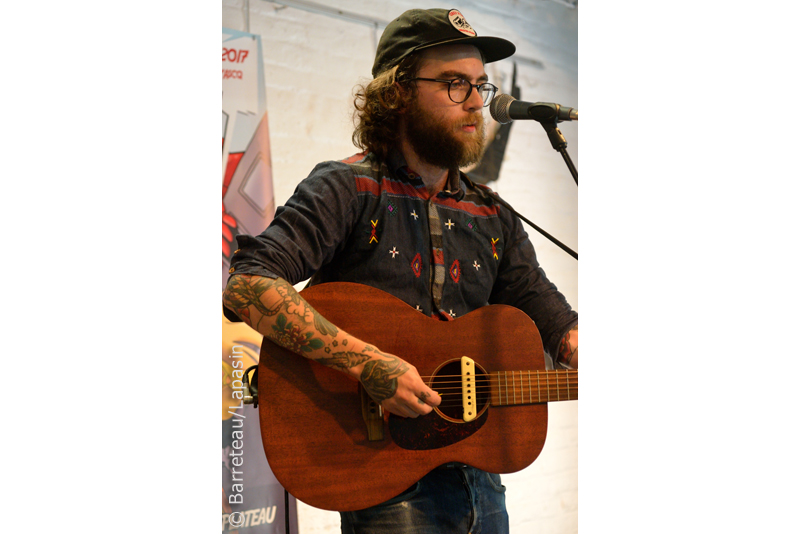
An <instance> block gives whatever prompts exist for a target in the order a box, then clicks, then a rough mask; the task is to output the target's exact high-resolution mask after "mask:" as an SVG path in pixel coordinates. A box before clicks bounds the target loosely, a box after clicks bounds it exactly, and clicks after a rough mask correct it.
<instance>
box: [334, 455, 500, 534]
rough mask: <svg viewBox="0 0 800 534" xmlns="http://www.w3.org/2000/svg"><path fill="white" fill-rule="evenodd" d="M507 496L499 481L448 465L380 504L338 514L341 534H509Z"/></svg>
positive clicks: (494, 476) (478, 471)
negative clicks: (340, 519) (340, 518)
mask: <svg viewBox="0 0 800 534" xmlns="http://www.w3.org/2000/svg"><path fill="white" fill-rule="evenodd" d="M505 491H506V488H505V486H503V485H502V484H501V483H500V475H494V474H490V473H487V472H485V471H481V470H479V469H475V468H473V467H469V466H463V465H458V464H457V465H452V464H448V465H447V466H442V467H439V468H437V469H434V470H433V471H431V472H430V473H428V474H427V475H425V477H423V478H422V480H420V481H419V482H417V483H416V484H414V485H413V486H411V487H410V488H408V489H407V490H406V491H404V492H403V493H401V494H400V495H398V496H397V497H394V498H393V499H389V500H388V501H386V502H385V503H383V504H379V505H377V506H373V507H372V508H367V509H365V510H357V511H355V512H341V517H342V534H439V533H441V534H468V533H469V534H508V513H507V512H506V498H505Z"/></svg>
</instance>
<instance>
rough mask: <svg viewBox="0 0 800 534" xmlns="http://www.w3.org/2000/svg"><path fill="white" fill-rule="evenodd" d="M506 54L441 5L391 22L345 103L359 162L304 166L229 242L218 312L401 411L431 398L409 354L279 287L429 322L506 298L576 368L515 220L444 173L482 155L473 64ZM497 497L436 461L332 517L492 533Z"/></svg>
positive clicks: (571, 321)
mask: <svg viewBox="0 0 800 534" xmlns="http://www.w3.org/2000/svg"><path fill="white" fill-rule="evenodd" d="M514 51H515V47H514V45H513V44H511V43H510V42H508V41H506V40H504V39H499V38H495V37H479V36H477V35H476V32H475V31H474V29H473V28H472V27H471V26H470V25H469V24H468V23H467V22H466V20H465V19H464V17H463V15H461V13H460V12H458V11H457V10H445V9H429V10H411V11H407V12H406V13H404V14H403V15H401V16H400V17H398V18H397V19H396V20H394V21H393V22H391V23H390V24H389V25H388V26H387V28H386V30H385V32H384V34H383V36H382V37H381V40H380V43H379V44H378V50H377V53H376V57H375V63H374V66H373V71H372V73H373V76H374V79H373V80H372V81H371V82H370V83H369V84H367V86H366V87H362V88H361V91H360V92H359V93H358V94H357V97H356V101H355V107H356V129H355V132H354V134H353V140H354V142H355V144H356V145H357V146H359V148H362V149H364V150H365V152H363V153H361V154H357V155H356V156H353V157H351V158H348V159H346V160H344V161H340V162H325V163H321V164H319V165H317V167H316V168H315V169H314V170H313V171H312V173H311V175H310V176H309V177H308V178H307V179H306V180H304V181H303V182H302V183H301V184H300V185H299V186H298V188H297V190H296V191H295V193H294V195H293V196H292V198H290V199H289V200H288V201H287V203H286V205H285V206H282V207H281V208H279V209H278V210H277V212H276V215H275V219H274V220H273V222H272V224H271V225H270V227H269V228H267V229H266V230H265V231H264V232H263V233H262V234H261V235H260V236H257V237H252V236H244V235H243V236H238V237H237V240H238V245H239V250H238V251H237V252H236V253H235V255H234V259H233V261H232V267H231V270H230V272H231V277H230V279H229V282H228V286H227V288H226V290H225V294H224V305H225V313H226V315H227V316H228V317H229V318H231V319H232V320H239V319H240V320H243V321H245V322H246V323H247V324H249V325H250V326H251V327H253V328H255V329H256V330H258V331H259V332H261V333H262V334H264V336H266V337H267V338H269V339H271V340H272V341H274V342H276V343H278V344H281V345H282V346H284V347H287V348H291V349H292V350H294V351H295V352H297V353H298V354H300V355H302V356H304V357H306V358H310V359H313V360H317V361H319V362H320V363H321V364H323V365H328V366H330V367H333V368H336V369H338V370H340V371H342V372H344V373H346V374H348V375H350V376H351V377H353V378H354V379H356V380H359V381H360V382H361V383H362V384H363V386H364V388H365V390H366V391H367V392H368V393H369V394H370V396H372V398H373V399H375V400H376V401H378V402H380V403H381V405H382V406H383V408H384V409H385V410H388V411H389V412H391V413H394V414H396V415H399V416H402V417H419V416H424V415H426V414H428V413H430V412H431V410H432V409H433V407H435V406H438V405H439V403H440V402H441V397H440V396H439V395H438V394H437V393H436V392H435V391H433V390H432V389H431V388H429V387H428V386H427V385H426V384H425V382H424V381H423V380H422V378H421V377H420V375H419V373H418V372H417V370H416V369H415V368H414V366H413V365H411V364H410V363H409V362H407V361H406V360H405V357H409V358H413V355H403V354H389V353H386V352H382V351H381V350H380V347H377V346H374V345H371V344H369V343H370V340H361V339H357V338H355V337H353V336H351V335H350V334H348V333H346V332H345V331H343V330H342V329H341V328H339V326H338V325H333V324H331V323H330V322H329V321H327V320H326V319H325V318H324V317H322V316H321V315H320V314H318V313H317V312H316V311H315V310H314V309H312V308H311V307H310V306H309V305H308V303H306V302H305V301H304V300H303V298H302V297H301V296H300V295H299V294H298V293H297V292H296V291H295V290H294V288H293V285H294V284H296V283H299V282H301V281H302V280H305V279H307V278H309V277H311V280H310V284H316V283H321V282H331V281H350V282H358V283H362V284H367V285H372V286H375V287H378V288H380V289H382V290H384V291H387V292H388V293H391V294H393V295H395V296H396V297H398V298H400V299H402V300H404V301H405V302H406V303H408V304H409V305H410V306H412V307H415V308H416V309H418V310H420V311H421V312H422V313H424V314H426V315H428V316H431V317H434V318H436V319H440V320H451V319H452V318H453V317H458V316H461V315H465V314H467V313H469V312H470V311H472V310H474V309H476V308H479V307H481V306H485V305H487V304H490V303H505V304H510V305H513V306H516V307H518V308H520V309H521V310H523V311H524V312H526V313H527V314H528V315H529V316H530V317H531V318H532V319H533V320H534V321H535V322H536V324H537V327H538V328H539V331H540V333H541V335H542V341H543V343H544V347H545V349H546V350H547V351H548V352H549V354H550V355H551V356H552V357H553V358H554V359H555V360H557V361H558V362H559V363H560V364H561V365H564V366H570V367H573V368H574V367H577V362H578V357H577V352H578V351H577V337H578V330H577V314H576V313H575V312H574V311H573V310H572V309H571V308H570V306H569V304H567V302H566V300H565V299H564V297H563V296H562V295H561V294H560V293H559V292H558V291H557V289H556V288H555V286H553V284H551V283H550V282H549V281H548V280H547V278H546V277H545V274H544V272H543V271H542V270H541V269H540V268H539V266H538V263H537V261H536V256H535V253H534V250H533V247H532V245H531V243H530V241H529V240H528V238H527V235H526V234H525V232H524V230H523V228H522V224H521V223H520V221H519V220H518V219H517V218H516V217H514V216H513V215H512V214H511V213H509V211H508V210H506V209H505V208H502V207H501V206H499V205H497V204H496V203H495V202H494V201H492V200H491V198H490V197H489V196H488V195H486V193H485V191H484V190H483V189H482V188H480V187H478V186H475V185H473V184H472V183H471V182H470V181H469V179H468V177H467V176H466V175H465V174H463V173H461V172H460V171H459V168H461V167H465V166H467V165H470V164H472V163H474V162H476V161H477V160H478V159H479V158H480V155H481V152H482V149H483V136H484V132H483V130H484V124H483V114H482V109H483V107H485V106H487V105H488V104H489V103H490V102H491V99H492V98H493V97H494V94H495V92H496V87H494V86H493V85H491V84H490V83H488V78H487V75H486V72H485V70H484V64H485V63H488V62H492V61H498V60H500V59H504V58H506V57H508V56H510V55H512V54H513V53H514ZM356 304H357V303H354V306H355V305H356ZM234 314H235V316H234ZM281 315H282V316H283V317H284V318H285V317H291V323H292V325H293V329H292V331H291V332H290V331H288V330H287V321H286V320H285V319H284V320H283V321H279V320H278V317H279V316H281ZM410 335H413V334H411V333H410ZM345 347H346V349H345ZM465 488H466V491H465ZM503 491H504V488H503V487H502V486H501V484H500V477H499V476H498V475H495V474H487V473H484V472H482V471H479V470H477V469H474V468H471V467H468V466H443V467H442V468H440V469H435V470H434V471H432V472H431V473H429V474H428V475H427V476H426V477H424V478H423V479H422V480H421V481H420V482H418V483H417V484H416V485H414V486H413V487H411V488H409V489H408V490H407V491H405V492H403V493H402V494H401V495H399V496H397V497H395V498H393V499H391V500H390V501H387V502H386V503H384V504H382V505H378V506H375V507H372V508H369V509H367V510H361V511H357V512H346V513H342V531H343V532H360V533H378V532H381V533H385V532H392V533H402V532H412V531H413V532H468V531H471V532H475V533H477V532H481V531H482V532H507V531H508V515H507V513H506V510H505V500H504V496H503ZM414 529H417V530H414Z"/></svg>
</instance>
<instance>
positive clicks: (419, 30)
mask: <svg viewBox="0 0 800 534" xmlns="http://www.w3.org/2000/svg"><path fill="white" fill-rule="evenodd" d="M444 44H469V45H473V46H475V47H476V48H478V49H479V50H480V51H481V52H482V53H483V58H484V61H485V62H486V63H491V62H492V61H499V60H501V59H505V58H507V57H509V56H511V55H513V54H514V52H516V50H517V47H516V46H514V44H513V43H512V42H510V41H506V40H505V39H500V38H499V37H478V34H477V33H476V32H475V30H474V29H473V28H472V26H470V25H469V23H468V22H467V20H466V19H465V18H464V15H462V14H461V12H460V11H459V10H457V9H411V10H409V11H406V12H405V13H403V14H402V15H400V16H399V17H397V18H396V19H394V20H393V21H392V22H390V23H389V25H388V26H386V29H385V30H384V31H383V35H381V40H380V42H378V51H377V52H376V53H375V63H374V64H373V66H372V76H373V77H375V76H377V75H378V74H380V73H381V72H383V71H385V70H387V69H390V68H392V67H394V66H395V65H397V64H398V63H400V61H401V60H402V59H404V58H405V57H406V56H408V55H409V54H411V53H413V52H417V51H418V50H425V49H426V48H431V47H433V46H439V45H444Z"/></svg>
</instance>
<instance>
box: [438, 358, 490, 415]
mask: <svg viewBox="0 0 800 534" xmlns="http://www.w3.org/2000/svg"><path fill="white" fill-rule="evenodd" d="M472 378H473V380H472V381H471V382H472V384H474V386H475V387H474V395H473V400H474V403H473V406H474V407H475V409H476V410H477V412H478V413H479V414H480V412H481V411H482V410H483V409H484V408H485V407H486V405H487V404H488V403H489V385H488V378H487V375H486V372H485V371H484V370H483V369H482V368H481V367H480V366H479V365H477V364H475V376H474V377H472ZM432 382H433V383H432V384H431V389H433V390H434V391H436V392H438V393H439V395H441V397H442V404H440V405H439V407H438V408H437V410H438V411H439V412H441V414H442V415H444V416H445V417H447V418H448V419H451V420H453V421H458V422H463V421H464V408H463V406H462V404H461V360H453V361H450V362H447V363H445V364H444V365H442V366H441V367H440V368H439V369H437V370H436V373H435V374H434V376H433V381H432Z"/></svg>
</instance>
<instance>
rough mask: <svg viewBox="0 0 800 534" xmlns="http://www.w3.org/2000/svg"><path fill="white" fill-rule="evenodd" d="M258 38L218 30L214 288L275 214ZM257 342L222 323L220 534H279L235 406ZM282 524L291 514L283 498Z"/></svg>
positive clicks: (250, 414)
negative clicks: (218, 245)
mask: <svg viewBox="0 0 800 534" xmlns="http://www.w3.org/2000/svg"><path fill="white" fill-rule="evenodd" d="M266 107H267V106H266V87H265V82H264V71H263V61H262V55H261V37H260V36H259V35H253V34H250V33H244V32H240V31H236V30H229V29H226V28H223V29H222V285H223V287H224V286H225V283H226V282H227V279H228V269H229V268H230V258H231V256H232V254H233V252H234V250H235V249H236V235H237V234H240V233H246V234H259V233H261V231H262V230H263V229H264V228H266V227H267V225H268V224H269V223H270V221H271V220H272V216H273V214H274V212H275V205H274V199H273V194H272V168H271V159H270V150H269V126H268V121H267V109H266ZM261 341H262V337H261V335H260V334H258V333H257V332H255V331H254V330H252V329H251V328H250V327H249V326H247V325H246V324H244V323H232V322H230V321H228V320H227V319H225V317H224V316H223V317H222V531H223V532H239V533H241V534H267V533H269V534H277V533H282V534H285V533H286V528H285V524H286V514H285V511H284V510H285V497H284V490H283V487H282V486H281V485H280V484H278V481H277V480H276V479H275V476H274V475H273V474H272V471H271V470H270V469H269V464H268V463H267V460H266V457H265V456H264V449H263V447H262V445H261V431H260V427H259V419H258V410H257V409H255V408H253V407H252V406H251V405H245V404H243V403H242V396H243V395H242V394H243V392H244V388H243V380H242V378H243V375H244V371H245V370H246V369H247V368H248V367H250V366H252V365H256V364H257V363H258V357H259V352H260V347H261ZM289 509H290V518H289V519H290V525H291V530H292V532H295V533H296V532H297V513H296V507H295V503H294V499H293V498H292V499H290V508H289Z"/></svg>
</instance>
